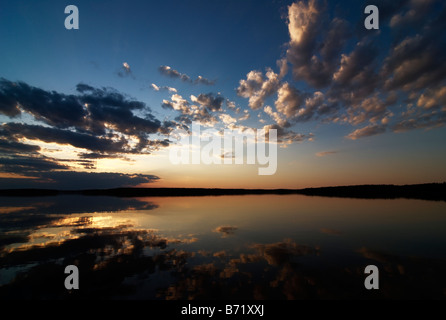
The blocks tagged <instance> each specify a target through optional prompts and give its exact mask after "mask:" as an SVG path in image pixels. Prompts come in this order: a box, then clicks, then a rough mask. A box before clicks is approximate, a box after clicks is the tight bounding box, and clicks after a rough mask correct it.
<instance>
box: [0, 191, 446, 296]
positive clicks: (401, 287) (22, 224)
mask: <svg viewBox="0 0 446 320" xmlns="http://www.w3.org/2000/svg"><path fill="white" fill-rule="evenodd" d="M0 203H1V205H0V229H1V236H0V248H1V249H0V250H1V251H0V297H1V298H2V299H6V298H33V299H47V298H48V299H52V298H62V299H65V298H91V299H98V298H103V299H116V298H119V299H151V300H152V299H163V300H164V299H228V298H230V299H343V298H362V299H369V298H370V299H374V298H396V299H405V298H409V299H411V298H429V299H430V298H436V299H438V298H439V299H445V298H446V281H445V279H446V275H445V272H444V270H446V250H445V249H446V202H443V201H425V200H409V199H392V200H371V199H367V200H363V199H348V198H328V197H311V196H304V195H253V196H248V195H244V196H207V197H158V198H117V197H102V196H90V197H88V196H78V195H72V196H55V197H3V198H2V199H1V202H0ZM70 264H74V265H76V266H78V268H79V271H80V277H79V278H80V279H79V280H80V281H79V282H80V289H79V290H66V289H65V287H64V285H63V284H64V279H65V277H66V275H65V274H64V268H65V266H66V265H70ZM371 264H373V265H376V266H377V267H378V269H379V271H380V274H379V289H378V290H366V289H365V287H364V280H365V278H366V276H367V275H365V274H364V268H365V267H366V266H367V265H371Z"/></svg>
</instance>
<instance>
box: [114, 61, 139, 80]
mask: <svg viewBox="0 0 446 320" xmlns="http://www.w3.org/2000/svg"><path fill="white" fill-rule="evenodd" d="M118 76H119V77H121V78H123V77H127V76H131V77H133V78H135V77H134V76H133V73H132V69H130V65H129V64H128V63H127V62H123V63H122V67H121V70H120V71H118Z"/></svg>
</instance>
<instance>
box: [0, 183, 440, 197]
mask: <svg viewBox="0 0 446 320" xmlns="http://www.w3.org/2000/svg"><path fill="white" fill-rule="evenodd" d="M69 194H77V195H86V196H113V197H169V196H170V197H190V196H224V195H255V194H258V195H261V194H303V195H307V196H324V197H345V198H363V199H396V198H408V199H423V200H439V201H446V182H443V183H426V184H414V185H356V186H338V187H321V188H305V189H218V188H116V189H95V190H50V189H7V190H0V196H7V197H37V196H57V195H69Z"/></svg>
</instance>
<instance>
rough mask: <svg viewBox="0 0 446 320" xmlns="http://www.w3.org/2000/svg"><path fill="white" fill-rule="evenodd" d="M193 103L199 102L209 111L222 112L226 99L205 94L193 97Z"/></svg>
mask: <svg viewBox="0 0 446 320" xmlns="http://www.w3.org/2000/svg"><path fill="white" fill-rule="evenodd" d="M191 100H192V101H193V102H198V103H199V104H200V105H202V106H204V107H206V109H207V110H209V111H214V112H215V111H220V110H221V107H222V105H223V102H224V98H223V97H222V96H221V95H215V94H213V93H207V94H203V93H201V94H200V95H199V96H198V97H195V96H194V95H192V96H191Z"/></svg>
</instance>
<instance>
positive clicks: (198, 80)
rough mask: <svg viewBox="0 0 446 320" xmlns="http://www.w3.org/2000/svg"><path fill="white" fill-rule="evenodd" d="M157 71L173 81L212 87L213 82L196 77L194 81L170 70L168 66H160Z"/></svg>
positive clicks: (185, 75)
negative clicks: (178, 80)
mask: <svg viewBox="0 0 446 320" xmlns="http://www.w3.org/2000/svg"><path fill="white" fill-rule="evenodd" d="M158 71H159V72H160V73H161V74H162V75H165V76H167V77H170V78H173V79H180V80H181V81H183V82H187V83H191V84H204V85H208V86H211V85H214V84H215V80H209V79H206V78H204V77H203V76H198V77H197V78H196V79H195V80H193V79H192V78H191V77H190V76H188V75H187V74H184V73H181V72H179V71H177V70H175V69H172V68H171V67H169V66H160V67H159V68H158Z"/></svg>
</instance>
